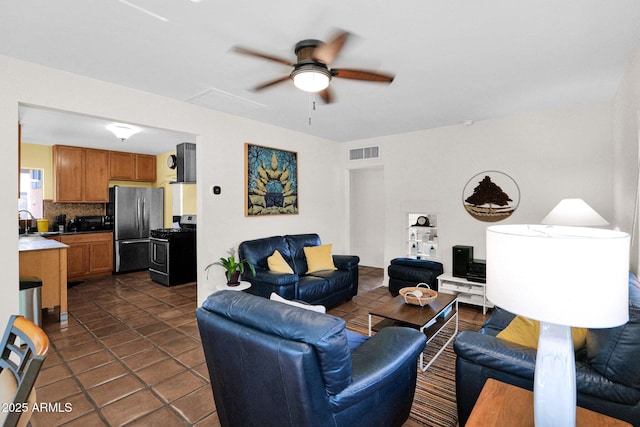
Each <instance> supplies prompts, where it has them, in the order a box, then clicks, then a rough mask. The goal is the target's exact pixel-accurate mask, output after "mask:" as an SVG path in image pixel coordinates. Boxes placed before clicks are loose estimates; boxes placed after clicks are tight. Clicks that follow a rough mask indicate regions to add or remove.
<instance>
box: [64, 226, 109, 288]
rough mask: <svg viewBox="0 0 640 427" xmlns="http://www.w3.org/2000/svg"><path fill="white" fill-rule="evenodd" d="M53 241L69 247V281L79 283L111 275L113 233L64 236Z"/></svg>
mask: <svg viewBox="0 0 640 427" xmlns="http://www.w3.org/2000/svg"><path fill="white" fill-rule="evenodd" d="M53 239H54V240H58V241H59V242H61V243H64V244H66V245H68V246H69V248H68V250H67V251H68V255H67V280H69V281H77V280H84V279H89V278H92V277H100V276H106V275H109V274H111V270H112V269H113V233H111V232H106V233H85V234H73V235H67V234H63V235H61V236H55V237H53Z"/></svg>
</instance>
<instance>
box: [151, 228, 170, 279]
mask: <svg viewBox="0 0 640 427" xmlns="http://www.w3.org/2000/svg"><path fill="white" fill-rule="evenodd" d="M169 244H170V243H169V241H168V240H166V239H157V238H153V237H152V238H151V239H149V270H150V271H151V272H154V273H156V275H159V276H163V277H165V276H168V275H169ZM160 282H161V283H164V280H160Z"/></svg>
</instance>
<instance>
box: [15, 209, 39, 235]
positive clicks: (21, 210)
mask: <svg viewBox="0 0 640 427" xmlns="http://www.w3.org/2000/svg"><path fill="white" fill-rule="evenodd" d="M20 212H26V213H28V214H29V216H30V217H31V220H30V221H29V222H31V221H38V220H37V219H36V217H35V216H33V214H32V213H31V212H29V211H28V210H26V209H20V210H19V211H18V213H20ZM18 219H19V218H18ZM24 234H29V226H28V225H26V223H25V227H24Z"/></svg>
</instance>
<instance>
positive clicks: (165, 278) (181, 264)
mask: <svg viewBox="0 0 640 427" xmlns="http://www.w3.org/2000/svg"><path fill="white" fill-rule="evenodd" d="M179 225H180V228H159V229H156V230H151V232H150V233H149V237H150V239H149V245H150V258H151V259H150V267H149V274H150V277H151V279H152V280H154V281H156V282H159V283H162V284H164V285H167V286H173V285H180V284H182V283H187V282H193V281H195V280H196V276H197V274H196V269H197V267H196V216H195V215H182V216H181V217H180V222H179Z"/></svg>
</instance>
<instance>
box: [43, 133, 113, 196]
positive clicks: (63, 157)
mask: <svg viewBox="0 0 640 427" xmlns="http://www.w3.org/2000/svg"><path fill="white" fill-rule="evenodd" d="M108 168H109V152H108V151H106V150H95V149H92V148H83V147H70V146H66V145H54V146H53V185H54V193H55V194H54V195H55V201H56V202H108V201H109V170H108Z"/></svg>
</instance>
